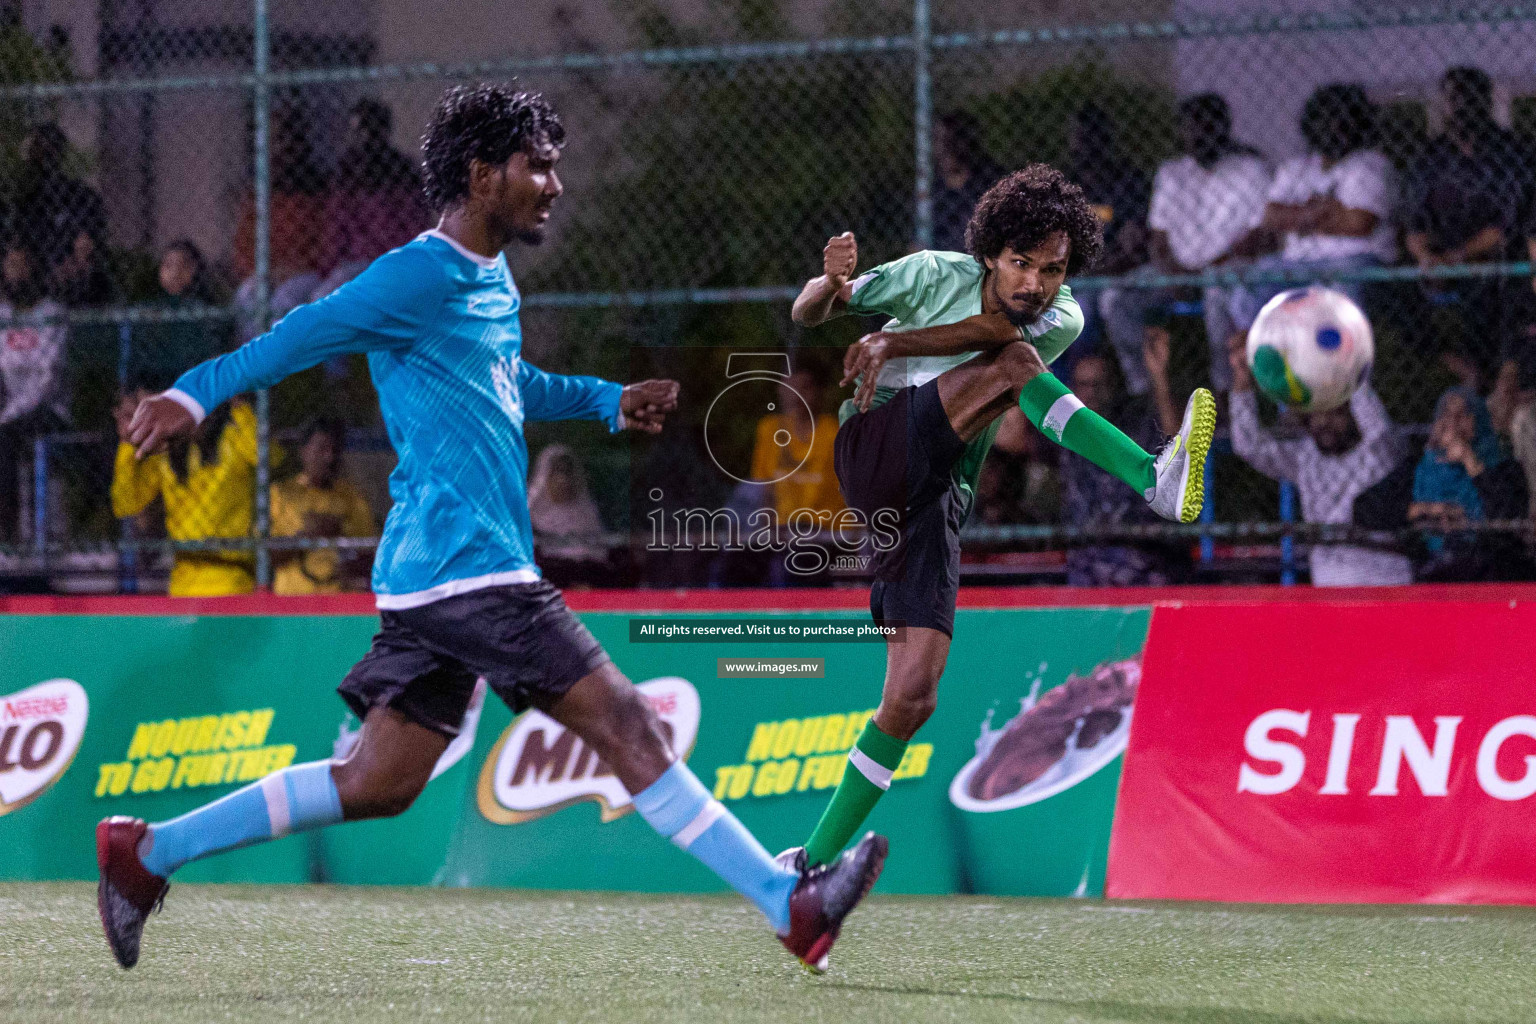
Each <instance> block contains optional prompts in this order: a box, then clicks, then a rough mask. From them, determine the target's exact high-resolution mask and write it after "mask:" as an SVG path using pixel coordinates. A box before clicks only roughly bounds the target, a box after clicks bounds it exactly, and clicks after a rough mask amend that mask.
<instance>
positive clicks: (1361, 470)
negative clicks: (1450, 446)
mask: <svg viewBox="0 0 1536 1024" xmlns="http://www.w3.org/2000/svg"><path fill="white" fill-rule="evenodd" d="M1240 337H1241V336H1239V338H1240ZM1230 366H1231V371H1232V399H1231V406H1230V408H1231V415H1232V450H1233V451H1234V452H1236V453H1237V455H1238V457H1239V458H1241V459H1242V460H1243V461H1244V462H1246V463H1248V464H1249V465H1250V466H1252V467H1253V468H1254V469H1256V470H1258V471H1259V472H1260V473H1263V474H1264V475H1265V476H1267V477H1271V478H1273V479H1275V480H1289V481H1290V482H1292V483H1294V484H1295V485H1296V490H1297V491H1298V492H1299V493H1300V495H1301V513H1302V519H1303V520H1304V521H1305V522H1308V523H1349V522H1352V520H1353V514H1354V507H1355V499H1356V498H1357V497H1359V496H1360V494H1361V493H1362V492H1363V491H1365V490H1367V489H1369V488H1370V487H1371V486H1372V485H1373V484H1375V483H1377V482H1378V481H1380V480H1382V479H1383V478H1385V477H1386V476H1387V474H1388V473H1391V472H1392V470H1393V469H1394V468H1396V467H1397V465H1398V464H1399V463H1400V462H1402V461H1403V459H1404V458H1405V456H1406V455H1407V446H1406V444H1405V443H1404V441H1403V438H1402V437H1401V435H1400V433H1399V431H1398V430H1397V428H1396V426H1395V425H1394V424H1393V422H1392V418H1391V417H1390V416H1388V415H1387V410H1386V407H1385V406H1383V405H1382V404H1381V399H1380V398H1379V397H1377V395H1376V392H1375V391H1374V390H1373V389H1372V388H1371V385H1370V382H1369V381H1367V382H1365V383H1364V384H1362V385H1360V388H1359V390H1357V391H1356V392H1355V394H1354V397H1352V398H1351V399H1350V400H1349V405H1348V406H1345V407H1342V408H1339V409H1335V410H1333V411H1331V412H1314V413H1309V414H1307V415H1306V416H1305V417H1304V419H1303V422H1304V423H1305V425H1306V431H1307V432H1306V434H1305V435H1303V436H1301V437H1297V438H1290V439H1281V438H1278V437H1276V436H1275V435H1274V434H1272V433H1270V432H1269V431H1267V430H1265V429H1264V428H1263V427H1262V426H1260V425H1259V402H1258V395H1257V392H1255V390H1254V387H1253V376H1252V374H1251V373H1250V372H1249V370H1248V361H1247V358H1246V354H1245V352H1244V348H1243V346H1242V344H1241V343H1240V342H1239V340H1238V338H1234V339H1233V344H1232V346H1231V352H1230ZM1311 568H1312V583H1313V585H1314V586H1319V587H1380V586H1397V585H1402V584H1407V583H1412V582H1413V567H1412V564H1411V563H1410V562H1409V561H1408V559H1407V557H1406V556H1404V555H1402V554H1399V553H1398V552H1395V551H1384V550H1378V549H1375V548H1366V547H1357V546H1354V545H1350V544H1315V545H1313V547H1312V554H1311Z"/></svg>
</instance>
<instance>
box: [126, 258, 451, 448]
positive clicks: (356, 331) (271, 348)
mask: <svg viewBox="0 0 1536 1024" xmlns="http://www.w3.org/2000/svg"><path fill="white" fill-rule="evenodd" d="M448 286H449V282H448V277H447V275H446V274H445V273H443V268H442V265H441V264H440V263H438V262H437V261H436V260H434V259H433V258H432V257H431V256H429V255H426V254H425V253H423V252H421V251H420V250H416V249H412V248H411V247H409V246H408V247H405V248H401V249H396V250H395V251H394V252H391V253H388V254H386V255H384V256H381V257H380V258H379V259H377V260H375V261H374V262H373V264H372V265H371V266H369V267H368V269H367V270H365V271H363V272H362V273H361V274H359V275H358V276H357V277H355V278H353V279H352V280H351V281H348V282H347V283H346V284H344V285H342V286H341V287H340V288H338V289H337V290H336V291H334V292H332V293H331V294H330V295H328V296H326V297H325V298H323V299H321V300H320V301H318V302H311V303H309V304H308V305H304V306H300V307H299V308H298V309H295V310H294V311H293V312H292V313H289V314H288V315H287V316H285V317H283V318H282V319H281V320H279V321H278V322H277V323H276V324H274V325H273V327H272V329H271V330H270V331H268V332H267V333H266V334H263V335H261V336H260V337H257V338H253V339H251V340H250V341H248V342H246V343H245V344H244V345H242V346H240V347H239V348H238V349H236V350H235V351H233V352H230V353H227V354H226V355H222V356H218V357H217V358H214V359H210V360H208V361H207V362H204V363H200V364H198V365H197V366H195V367H193V368H192V369H190V370H188V371H187V372H186V373H184V374H182V375H181V377H180V378H178V379H177V381H176V383H175V385H174V386H173V387H172V388H171V389H170V390H169V391H167V392H165V393H164V394H163V395H157V396H155V397H154V398H152V399H146V400H145V402H143V403H141V404H140V407H139V413H142V414H143V419H142V430H141V431H139V432H134V433H133V435H132V437H130V440H131V441H132V443H133V445H134V448H135V451H136V453H137V455H138V457H139V458H141V459H142V458H144V457H145V456H146V455H148V454H149V453H151V452H153V451H154V450H155V449H156V448H158V447H159V446H160V444H162V443H163V442H164V441H165V440H166V439H168V438H170V437H172V436H174V435H175V434H177V433H181V432H184V431H186V430H189V429H190V428H191V427H193V426H196V425H197V424H198V423H200V422H202V419H203V417H204V416H206V415H207V414H208V412H209V410H211V409H214V408H216V407H217V406H219V405H221V404H222V403H224V402H226V401H228V400H229V399H231V398H233V397H234V396H235V395H238V394H243V393H245V392H247V391H256V390H259V389H261V388H267V387H271V386H272V385H273V384H276V383H277V382H278V381H280V380H282V379H283V378H284V377H287V376H289V375H290V374H294V373H298V372H299V371H300V370H307V369H309V368H310V367H311V366H314V365H316V364H318V363H321V362H324V361H325V360H327V359H330V358H332V357H334V356H339V355H346V354H348V353H352V352H369V351H373V350H376V349H388V348H398V347H403V346H405V345H408V344H410V343H411V342H412V341H414V340H415V339H416V337H417V335H418V334H419V333H420V332H421V330H422V328H423V326H424V325H425V324H426V323H427V322H428V321H429V320H430V319H431V318H432V317H433V316H434V315H435V314H436V312H437V310H438V308H439V307H440V306H441V305H442V302H443V299H444V297H445V296H446V294H447V290H448ZM167 403H169V404H170V405H171V406H176V407H179V408H180V409H181V410H182V412H183V413H185V414H186V420H185V421H183V419H182V417H181V415H180V414H178V413H177V412H175V411H174V410H173V409H172V408H169V407H168V406H167ZM134 423H135V424H140V423H141V421H140V417H139V415H138V413H136V414H135V417H134ZM133 437H141V438H142V442H141V441H138V440H133Z"/></svg>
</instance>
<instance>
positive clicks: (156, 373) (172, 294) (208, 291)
mask: <svg viewBox="0 0 1536 1024" xmlns="http://www.w3.org/2000/svg"><path fill="white" fill-rule="evenodd" d="M156 283H157V284H158V285H159V287H158V289H157V290H156V292H155V297H154V298H153V299H152V300H151V304H153V305H155V306H158V307H161V308H163V309H165V310H167V311H169V310H176V311H189V312H190V311H196V310H201V309H208V308H210V307H212V306H216V305H218V304H219V295H218V291H217V289H216V287H215V285H214V282H213V276H212V274H211V273H210V272H209V270H208V264H207V262H206V261H205V260H204V259H203V254H202V252H201V251H200V250H199V249H198V247H197V246H196V245H195V244H193V243H192V242H191V241H189V240H187V239H185V238H183V239H179V240H177V241H175V242H172V243H171V244H170V245H168V246H166V247H165V249H164V250H162V251H161V253H160V268H159V273H158V275H157V277H156ZM132 338H133V343H132V346H131V347H130V350H129V354H128V383H129V386H130V387H140V388H144V389H145V390H147V391H150V392H159V391H164V390H165V389H166V388H168V387H170V386H171V385H172V384H173V383H175V381H176V378H177V377H179V376H181V375H182V374H183V373H185V372H186V371H187V370H189V369H191V368H192V367H194V366H196V365H197V364H198V363H200V362H202V361H203V360H204V359H208V358H210V357H212V356H215V355H218V354H219V352H221V351H223V350H224V349H226V348H227V347H228V346H229V341H230V340H231V339H230V337H229V330H228V327H227V325H226V324H225V323H224V322H222V321H219V320H204V319H198V320H164V321H160V322H155V321H148V322H145V323H140V324H135V325H134V326H133V335H132Z"/></svg>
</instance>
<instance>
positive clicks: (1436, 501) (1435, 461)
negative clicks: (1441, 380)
mask: <svg viewBox="0 0 1536 1024" xmlns="http://www.w3.org/2000/svg"><path fill="white" fill-rule="evenodd" d="M1529 509H1530V496H1529V492H1528V491H1527V489H1526V483H1525V475H1524V473H1523V471H1522V470H1521V468H1520V466H1519V464H1518V463H1516V462H1514V461H1513V460H1511V459H1507V458H1505V456H1504V451H1503V449H1502V448H1501V446H1500V444H1499V438H1498V435H1497V434H1495V433H1494V430H1493V420H1492V418H1491V417H1490V416H1489V414H1488V406H1487V404H1486V403H1484V402H1483V400H1482V398H1481V397H1480V396H1479V395H1478V393H1477V392H1476V391H1475V390H1474V389H1472V388H1469V387H1455V388H1451V389H1450V390H1449V391H1447V392H1445V394H1443V395H1441V396H1440V401H1439V403H1438V404H1437V405H1436V406H1435V422H1434V426H1433V427H1431V429H1430V435H1429V444H1428V445H1426V446H1425V449H1424V457H1423V458H1422V459H1420V460H1419V465H1418V467H1417V468H1416V469H1415V471H1414V474H1413V504H1412V505H1410V506H1409V508H1408V517H1409V519H1410V520H1411V521H1412V522H1413V523H1414V524H1415V525H1417V526H1420V527H1425V528H1429V529H1431V530H1433V531H1434V532H1432V533H1430V534H1429V535H1427V536H1426V538H1425V546H1426V547H1427V548H1428V550H1429V558H1428V561H1427V562H1426V563H1425V564H1424V565H1423V566H1421V567H1420V569H1419V574H1418V575H1419V578H1420V579H1423V580H1428V581H1433V582H1440V583H1445V582H1478V581H1484V580H1511V579H1528V578H1529V577H1530V568H1531V567H1530V564H1529V562H1528V560H1527V558H1526V556H1525V552H1524V550H1523V545H1522V541H1521V538H1520V537H1519V536H1517V535H1515V534H1511V533H1480V532H1473V531H1469V530H1465V529H1462V528H1463V527H1465V526H1466V525H1467V524H1469V523H1481V522H1485V521H1487V520H1500V519H1523V518H1525V517H1526V516H1527V515H1528V514H1529Z"/></svg>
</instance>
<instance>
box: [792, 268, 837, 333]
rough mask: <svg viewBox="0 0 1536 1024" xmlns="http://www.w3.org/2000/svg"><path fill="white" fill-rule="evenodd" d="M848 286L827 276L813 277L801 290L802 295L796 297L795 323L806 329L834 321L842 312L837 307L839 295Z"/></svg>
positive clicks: (793, 312) (793, 315)
mask: <svg viewBox="0 0 1536 1024" xmlns="http://www.w3.org/2000/svg"><path fill="white" fill-rule="evenodd" d="M845 287H846V285H845V284H843V283H842V282H839V281H835V280H833V279H832V278H829V277H827V275H825V274H822V275H820V276H819V277H813V278H811V279H810V280H809V281H807V282H805V287H804V288H802V289H800V294H799V295H798V296H796V297H795V307H794V310H793V311H792V312H791V314H790V315H791V316H792V317H793V318H794V321H795V323H797V324H800V325H802V326H804V327H817V326H820V325H821V324H824V323H826V322H827V321H828V320H830V319H832V317H833V316H835V315H836V314H837V313H839V312H841V310H839V309H836V308H835V307H836V306H837V304H838V296H839V293H840V292H841V291H842V290H843V288H845Z"/></svg>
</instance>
